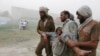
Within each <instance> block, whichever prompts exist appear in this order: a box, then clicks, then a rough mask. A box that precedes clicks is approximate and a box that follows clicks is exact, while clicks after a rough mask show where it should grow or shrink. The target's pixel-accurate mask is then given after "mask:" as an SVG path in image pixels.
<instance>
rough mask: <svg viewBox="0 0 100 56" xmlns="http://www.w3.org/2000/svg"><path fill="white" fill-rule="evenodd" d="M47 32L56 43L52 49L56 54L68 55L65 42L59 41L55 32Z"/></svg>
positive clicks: (60, 55) (51, 40) (58, 55)
mask: <svg viewBox="0 0 100 56" xmlns="http://www.w3.org/2000/svg"><path fill="white" fill-rule="evenodd" d="M46 34H47V35H49V36H50V37H51V38H50V42H51V43H55V45H52V51H53V53H54V55H55V56H66V55H67V51H66V48H65V44H64V43H61V42H60V41H59V39H58V36H57V34H56V33H55V32H46Z"/></svg>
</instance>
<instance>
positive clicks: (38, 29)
mask: <svg viewBox="0 0 100 56" xmlns="http://www.w3.org/2000/svg"><path fill="white" fill-rule="evenodd" d="M37 32H38V33H39V34H41V33H40V20H39V22H38V26H37Z"/></svg>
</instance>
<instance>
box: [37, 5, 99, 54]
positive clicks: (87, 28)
mask: <svg viewBox="0 0 100 56" xmlns="http://www.w3.org/2000/svg"><path fill="white" fill-rule="evenodd" d="M48 11H49V9H48V8H46V7H40V10H39V13H40V20H39V22H38V26H37V32H38V33H39V34H40V36H41V40H40V42H39V44H38V46H37V48H36V51H35V53H36V55H37V56H42V50H43V48H45V51H46V56H53V54H54V55H56V56H96V48H97V45H98V42H99V35H100V30H99V29H100V26H99V24H100V23H99V22H97V21H95V20H93V18H92V11H91V9H90V7H89V6H82V7H81V8H79V9H78V10H77V12H76V15H77V18H78V19H79V22H80V25H79V26H78V25H77V23H76V22H75V21H73V20H71V19H70V16H71V15H70V12H69V11H65V10H64V11H62V12H61V14H60V19H61V22H63V25H62V27H58V28H57V29H56V30H55V24H54V21H53V18H52V16H50V15H48ZM54 32H57V34H58V35H57V34H55V33H54ZM53 37H55V38H56V37H57V38H56V40H55V38H53ZM57 40H58V41H57ZM52 41H53V42H52ZM51 43H52V44H51ZM53 43H56V44H55V45H54V44H53Z"/></svg>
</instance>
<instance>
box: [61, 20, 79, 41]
mask: <svg viewBox="0 0 100 56" xmlns="http://www.w3.org/2000/svg"><path fill="white" fill-rule="evenodd" d="M62 31H63V33H62V35H61V37H62V40H63V41H64V43H65V42H66V41H67V40H68V39H72V40H74V41H75V40H77V31H78V25H77V23H76V22H74V21H72V20H70V19H67V20H66V21H65V22H64V24H63V27H62Z"/></svg>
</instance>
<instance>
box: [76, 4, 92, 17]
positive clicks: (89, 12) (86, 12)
mask: <svg viewBox="0 0 100 56" xmlns="http://www.w3.org/2000/svg"><path fill="white" fill-rule="evenodd" d="M78 13H79V14H80V15H81V16H84V17H91V16H92V10H91V9H90V8H89V7H88V6H82V7H81V8H79V9H78Z"/></svg>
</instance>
